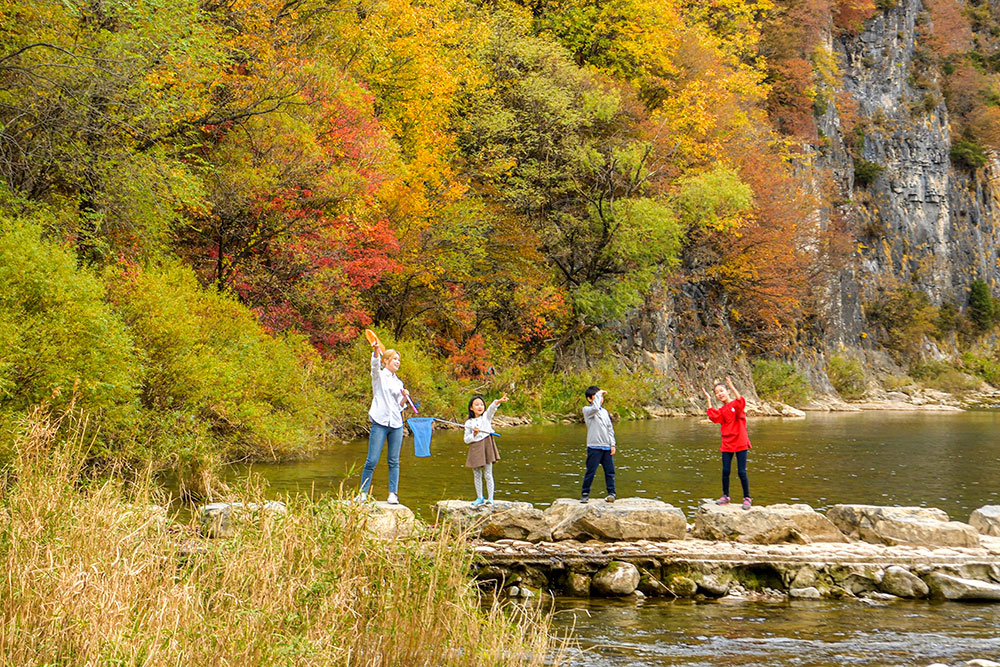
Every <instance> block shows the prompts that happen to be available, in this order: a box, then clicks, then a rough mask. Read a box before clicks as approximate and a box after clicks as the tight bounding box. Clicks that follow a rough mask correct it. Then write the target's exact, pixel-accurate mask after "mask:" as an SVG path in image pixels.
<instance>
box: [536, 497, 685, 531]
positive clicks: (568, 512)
mask: <svg viewBox="0 0 1000 667" xmlns="http://www.w3.org/2000/svg"><path fill="white" fill-rule="evenodd" d="M544 516H545V520H546V522H547V523H548V525H549V526H550V527H551V529H552V538H553V539H554V540H556V541H558V540H587V539H593V540H609V541H610V540H614V541H631V540H670V539H683V538H684V537H685V535H686V534H687V519H685V517H684V512H682V511H681V510H680V509H678V508H676V507H674V506H673V505H669V504H667V503H665V502H662V501H659V500H651V499H648V498H622V499H620V500H617V501H616V502H613V503H609V502H606V501H604V500H591V501H590V502H589V503H581V502H580V501H579V500H574V499H571V498H559V499H557V500H556V501H555V502H554V503H552V506H551V507H549V508H548V509H547V510H545V512H544Z"/></svg>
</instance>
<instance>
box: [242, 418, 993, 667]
mask: <svg viewBox="0 0 1000 667" xmlns="http://www.w3.org/2000/svg"><path fill="white" fill-rule="evenodd" d="M998 429H1000V412H966V413H893V412H864V413H847V414H810V415H809V416H808V417H807V418H806V419H800V420H783V419H753V418H751V420H750V437H751V440H752V442H753V444H754V447H753V450H752V451H751V454H750V462H749V472H750V485H751V494H752V495H753V497H754V502H755V503H757V504H772V503H779V502H802V503H808V504H809V505H812V506H813V507H814V508H816V509H825V508H828V507H829V506H831V505H833V504H836V503H868V504H879V505H923V506H930V507H939V508H941V509H943V510H945V511H946V512H948V514H949V515H950V516H951V517H952V518H953V519H957V520H960V521H968V518H969V513H970V512H971V511H972V510H974V509H975V508H977V507H980V506H982V505H988V504H994V505H995V504H1000V482H998V480H1000V456H998V455H1000V438H998V436H997V433H998ZM615 430H616V433H617V439H618V453H617V454H616V456H615V465H616V468H617V471H618V474H617V486H618V496H619V497H628V496H642V497H647V498H658V499H660V500H663V501H665V502H668V503H670V504H673V505H675V506H677V507H680V508H682V509H683V510H684V511H685V513H686V514H687V515H688V518H689V520H690V519H691V516H692V512H693V510H694V508H695V507H696V506H697V504H698V502H699V500H700V499H702V498H709V497H717V496H718V495H720V482H719V469H720V462H719V456H720V455H719V452H718V442H719V436H718V427H717V426H715V425H714V424H711V423H707V422H702V421H700V420H697V419H671V420H657V421H643V422H622V423H619V424H616V426H615ZM585 434H586V432H585V429H584V427H583V426H582V425H580V424H565V425H563V424H559V425H543V426H528V427H520V428H510V429H504V430H503V431H502V435H501V437H500V438H499V439H498V443H499V446H500V452H501V461H500V462H498V463H497V464H496V465H495V466H494V468H495V477H496V484H497V492H496V497H497V498H498V499H505V500H523V501H528V502H531V503H534V504H535V506H536V507H546V506H548V505H549V504H550V503H551V502H552V500H554V499H555V498H560V497H570V498H575V497H579V493H580V480H581V477H582V467H583V462H584V457H585V450H584V445H583V442H584V438H585ZM412 442H413V441H412V439H411V438H407V439H406V440H405V441H404V444H403V456H402V462H401V467H402V474H401V481H400V492H399V497H400V500H401V502H403V503H404V504H406V505H408V506H409V507H411V508H412V509H413V510H414V511H415V512H416V513H417V514H418V515H420V516H423V517H424V518H425V519H426V518H430V517H432V506H433V504H434V502H436V501H437V500H441V499H444V498H466V499H470V500H471V499H472V498H474V497H475V493H474V490H473V485H472V474H471V471H469V470H467V469H465V468H464V467H463V465H464V462H465V454H466V446H465V445H464V444H463V443H462V437H461V433H460V432H459V431H438V432H435V435H434V438H433V442H432V447H431V449H432V456H431V457H430V458H415V457H414V455H413V444H412ZM366 451H367V443H366V442H362V441H357V442H351V443H347V444H345V445H342V446H338V447H336V448H334V449H333V450H331V451H328V452H324V453H323V454H321V455H320V456H318V457H316V458H314V459H311V460H309V461H299V462H291V463H283V464H274V465H260V464H258V465H256V466H254V468H253V469H254V470H255V471H256V472H257V473H259V474H260V475H262V476H263V477H264V478H265V479H266V480H267V481H268V483H269V484H270V492H271V493H273V494H275V495H280V494H284V493H296V492H306V493H311V494H313V495H316V496H322V495H327V494H331V493H337V492H338V490H339V489H340V488H341V486H343V488H344V492H345V493H347V494H353V493H354V492H355V491H356V486H357V483H358V479H359V473H360V469H361V466H362V465H363V464H364V459H365V453H366ZM244 473H245V469H241V470H239V471H236V474H244ZM387 477H388V476H387V471H386V463H385V454H384V453H383V457H382V461H381V462H380V464H379V468H378V469H377V471H376V474H375V481H374V487H373V488H374V490H375V495H376V496H377V497H378V498H379V499H384V497H385V494H386V484H387ZM732 481H733V487H732V494H731V495H733V496H734V497H735V496H738V495H739V492H740V491H739V480H738V479H737V478H736V475H735V472H734V474H733V480H732ZM603 491H604V481H603V477H602V475H601V472H600V471H598V475H597V478H596V479H595V481H594V488H593V491H592V494H593V495H595V496H597V495H600V494H602V493H603ZM555 605H556V607H555V610H556V614H555V617H554V618H555V625H556V628H557V629H558V630H560V631H565V630H568V629H570V628H572V629H573V631H574V635H575V637H576V639H577V641H578V643H579V646H580V647H581V650H580V652H578V653H575V654H574V658H573V662H574V664H580V665H810V666H812V665H841V664H843V665H928V664H931V663H933V662H935V661H941V662H945V663H949V662H950V663H951V664H955V663H957V662H958V661H960V660H968V659H971V658H974V657H987V658H993V659H996V660H1000V639H998V638H997V637H998V635H1000V605H977V604H958V603H933V602H896V603H892V604H888V605H886V604H879V605H870V604H866V603H860V602H830V601H824V602H814V601H808V602H807V601H801V602H800V601H794V602H784V603H770V604H765V603H751V602H732V601H720V602H715V601H711V602H694V601H677V602H669V601H663V600H645V601H642V602H639V603H636V602H617V601H607V600H571V599H561V600H557V601H556V602H555Z"/></svg>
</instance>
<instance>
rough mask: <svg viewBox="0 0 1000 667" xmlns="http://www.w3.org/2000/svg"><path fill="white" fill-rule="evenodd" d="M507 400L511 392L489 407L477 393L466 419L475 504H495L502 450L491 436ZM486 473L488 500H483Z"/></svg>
mask: <svg viewBox="0 0 1000 667" xmlns="http://www.w3.org/2000/svg"><path fill="white" fill-rule="evenodd" d="M507 401H508V398H507V394H504V395H503V396H502V397H501V398H498V399H497V400H495V401H493V402H492V403H490V406H489V407H486V401H485V400H484V399H483V397H482V396H473V397H472V400H470V401H469V418H468V419H467V420H466V421H465V442H466V443H467V444H468V445H469V456H468V457H467V458H466V459H465V467H466V468H472V480H473V482H474V483H475V485H476V499H475V500H474V501H473V502H472V506H473V507H478V506H479V505H482V504H483V503H490V504H491V505H492V504H493V463H494V461H499V460H500V450H499V449H497V443H496V441H495V440H494V439H493V436H492V435H491V434H492V432H493V423H492V420H493V415H495V414H496V412H497V408H499V407H500V404H501V403H506V402H507ZM484 476H485V477H486V492H487V498H488V500H483V477H484Z"/></svg>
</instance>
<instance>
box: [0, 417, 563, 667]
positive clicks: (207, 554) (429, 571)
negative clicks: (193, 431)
mask: <svg viewBox="0 0 1000 667" xmlns="http://www.w3.org/2000/svg"><path fill="white" fill-rule="evenodd" d="M62 420H71V422H72V423H71V424H69V428H66V426H67V425H66V424H65V423H63V424H62V428H60V424H59V422H60V421H62ZM67 433H68V434H69V435H65V434H67ZM60 434H63V435H60ZM87 446H88V432H87V424H86V421H85V420H84V419H82V418H80V417H79V416H78V415H75V414H73V413H67V414H65V415H63V416H61V417H59V418H57V419H54V418H52V417H51V416H50V415H48V414H46V413H45V412H44V411H42V410H36V411H35V412H34V413H33V414H32V415H31V417H30V418H29V420H28V422H27V424H26V427H25V430H24V433H23V435H22V436H21V437H20V438H19V439H18V441H17V443H16V447H15V450H16V451H15V457H14V460H13V463H12V464H11V465H10V466H9V467H8V468H7V470H5V472H4V474H3V476H2V478H0V494H2V502H0V514H2V516H0V558H2V559H3V562H4V565H5V567H4V570H5V571H6V572H7V575H6V576H5V577H3V578H2V580H0V613H2V619H0V663H2V664H10V665H26V664H53V665H55V664H58V665H98V664H99V665H108V664H114V665H126V664H127V665H168V664H169V665H200V666H201V665H508V664H529V665H536V664H537V665H540V664H543V663H545V662H546V661H554V662H556V663H558V662H560V657H559V655H558V653H559V651H558V646H555V647H554V646H553V640H552V639H551V638H550V636H549V626H548V622H547V619H546V618H545V616H544V615H543V614H542V613H540V612H539V610H538V609H537V608H530V607H518V606H502V605H500V604H499V603H497V602H495V601H491V600H490V599H489V598H487V599H485V600H484V599H483V598H482V596H481V594H480V592H479V590H478V589H477V588H476V586H475V585H474V584H473V582H472V581H471V580H470V578H469V576H468V572H469V566H470V564H471V560H472V558H473V555H472V552H471V550H470V549H469V547H468V544H467V543H466V542H465V541H464V540H463V539H456V538H454V537H453V536H449V535H447V534H446V533H444V532H433V531H432V532H431V533H430V534H428V535H424V536H423V538H422V539H420V540H412V541H396V542H387V541H380V540H378V539H375V538H373V537H372V536H371V534H370V533H369V532H368V531H367V530H366V529H365V527H364V523H365V522H364V516H363V513H361V512H360V511H359V510H358V508H357V507H355V506H354V505H351V504H349V503H342V502H338V501H323V502H320V501H316V502H314V501H311V500H309V499H307V498H294V499H290V500H289V503H288V504H289V512H288V514H287V515H283V516H276V515H269V514H266V513H262V514H261V515H260V516H259V517H255V518H253V519H252V520H249V521H246V522H244V523H242V524H241V525H240V530H239V534H238V536H237V537H234V538H232V539H227V540H202V539H200V538H197V537H195V536H194V535H193V530H192V527H191V526H187V527H180V526H177V525H174V524H171V523H170V522H167V521H166V520H165V518H164V517H163V515H162V513H161V512H157V511H155V510H154V509H152V508H151V507H150V504H151V501H152V500H153V499H154V495H155V493H154V489H153V487H151V486H150V484H149V483H148V482H147V481H145V480H146V479H147V477H146V476H144V475H132V481H131V482H129V483H128V484H126V483H125V482H122V481H121V479H122V476H121V475H118V476H116V477H114V478H107V477H105V478H102V479H100V480H88V479H87V477H86V475H85V474H84V472H85V468H84V465H83V461H84V460H85V458H86V451H87ZM136 480H138V481H136ZM245 499H246V498H245ZM250 500H254V498H250ZM554 649H555V652H554Z"/></svg>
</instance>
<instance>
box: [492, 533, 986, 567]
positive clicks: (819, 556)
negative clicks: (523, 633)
mask: <svg viewBox="0 0 1000 667" xmlns="http://www.w3.org/2000/svg"><path fill="white" fill-rule="evenodd" d="M484 546H485V543H484ZM477 551H478V549H477ZM481 555H482V556H483V557H484V558H485V559H486V561H488V562H497V563H503V562H519V563H535V562H541V563H549V562H551V561H552V559H557V560H562V561H571V560H577V561H587V562H592V563H595V564H601V563H607V562H608V561H610V560H612V559H618V560H631V559H655V560H658V561H660V562H685V561H691V562H717V563H724V564H730V565H731V564H753V563H805V564H843V563H854V564H863V565H882V566H886V567H888V566H890V565H906V566H908V567H909V566H917V565H925V566H929V567H934V566H939V565H952V566H964V565H975V564H983V565H985V566H986V567H989V566H997V567H1000V538H983V540H982V543H981V544H980V546H978V547H953V548H946V547H927V546H916V545H892V546H888V545H877V544H869V543H867V542H847V543H813V544H788V543H785V544H750V543H742V542H718V541H711V540H698V539H685V540H669V541H657V540H637V541H631V542H595V541H590V542H578V541H563V542H541V543H538V544H529V543H527V542H518V541H516V540H498V541H496V542H494V543H492V544H490V545H489V546H488V551H485V552H481Z"/></svg>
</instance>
